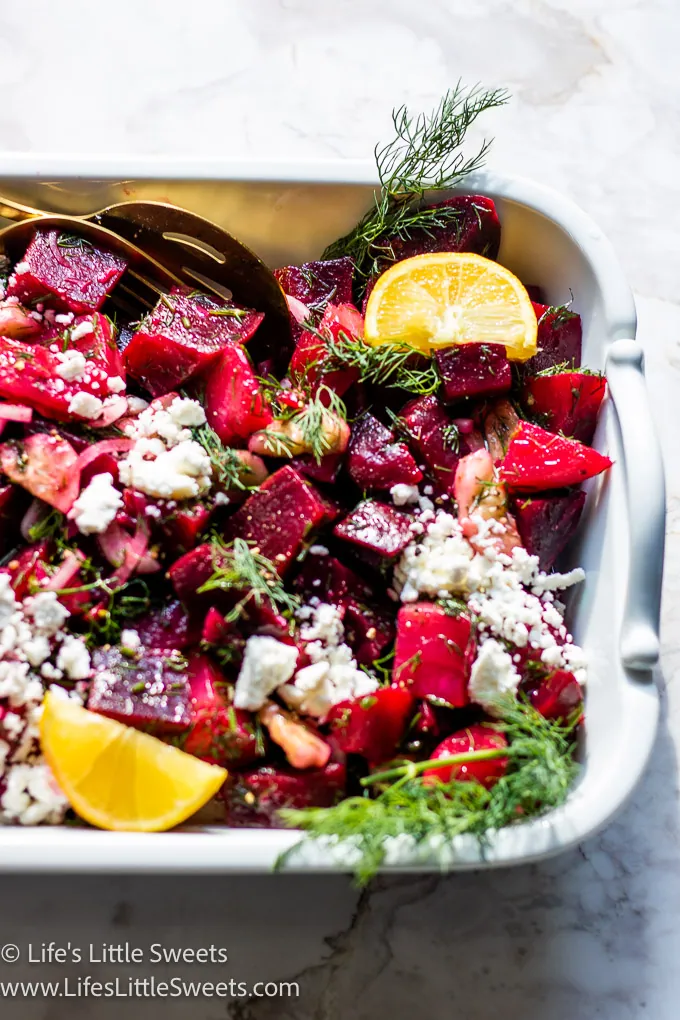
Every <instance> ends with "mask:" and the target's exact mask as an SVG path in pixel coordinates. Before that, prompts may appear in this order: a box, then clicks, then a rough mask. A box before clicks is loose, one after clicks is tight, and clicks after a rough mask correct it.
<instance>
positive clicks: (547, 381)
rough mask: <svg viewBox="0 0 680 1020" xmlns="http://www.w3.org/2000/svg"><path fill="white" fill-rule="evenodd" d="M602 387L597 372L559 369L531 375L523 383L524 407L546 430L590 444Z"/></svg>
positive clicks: (600, 400)
mask: <svg viewBox="0 0 680 1020" xmlns="http://www.w3.org/2000/svg"><path fill="white" fill-rule="evenodd" d="M606 389H607V384H606V382H605V380H604V379H603V377H602V376H600V375H590V374H585V373H583V372H560V373H559V374H558V375H539V376H534V377H533V378H532V379H529V380H527V382H526V383H525V386H524V392H523V399H524V406H525V407H526V409H527V411H528V412H529V415H530V416H531V417H532V418H536V419H537V420H538V421H539V422H540V424H541V425H542V426H543V428H544V429H548V431H549V432H561V433H562V435H564V436H571V438H572V439H578V440H579V442H581V443H592V441H593V436H594V435H595V427H596V425H597V416H598V414H599V412H600V404H601V403H602V400H603V398H604V395H605V392H606Z"/></svg>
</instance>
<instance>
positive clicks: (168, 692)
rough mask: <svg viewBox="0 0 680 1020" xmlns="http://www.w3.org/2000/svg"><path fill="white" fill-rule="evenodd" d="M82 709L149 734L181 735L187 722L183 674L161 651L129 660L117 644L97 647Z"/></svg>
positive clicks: (188, 710)
mask: <svg viewBox="0 0 680 1020" xmlns="http://www.w3.org/2000/svg"><path fill="white" fill-rule="evenodd" d="M92 665H93V667H94V670H95V674H96V675H95V679H94V680H93V682H92V685H91V687H90V694H89V697H88V700H87V707H88V709H89V710H90V711H91V712H98V713H99V714H100V715H106V716H108V717H109V718H110V719H117V720H118V722H122V723H126V724H127V725H128V726H134V727H136V728H137V729H144V730H147V729H148V730H151V731H153V732H154V733H159V734H160V733H181V732H182V731H183V730H186V729H187V728H188V727H189V725H190V723H191V707H190V694H189V684H188V681H187V675H186V673H185V672H181V671H178V670H177V668H173V666H174V663H173V662H172V660H171V659H170V658H169V657H168V653H167V650H165V649H146V648H145V649H143V650H142V653H141V656H140V658H139V659H138V660H137V659H134V658H128V657H127V656H125V655H123V653H122V652H121V651H120V649H119V648H116V647H112V646H110V647H108V648H98V649H97V650H96V651H95V653H94V655H93V660H92Z"/></svg>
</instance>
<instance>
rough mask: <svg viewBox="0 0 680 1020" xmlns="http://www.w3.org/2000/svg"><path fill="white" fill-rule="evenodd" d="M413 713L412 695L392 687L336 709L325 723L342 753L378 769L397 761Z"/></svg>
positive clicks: (334, 708)
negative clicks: (354, 756)
mask: <svg viewBox="0 0 680 1020" xmlns="http://www.w3.org/2000/svg"><path fill="white" fill-rule="evenodd" d="M412 710H413V695H412V694H411V692H410V691H408V690H406V689H405V688H404V687H398V686H396V685H393V686H392V687H381V688H379V689H378V690H377V691H374V692H373V694H368V695H366V697H364V698H355V699H353V700H352V701H343V702H341V703H340V704H339V705H334V706H333V707H332V708H331V710H330V712H329V713H328V718H327V720H326V721H327V722H328V724H329V726H330V733H331V736H332V737H333V738H334V741H335V743H336V744H337V746H338V747H339V748H340V750H341V751H344V753H345V754H360V755H362V756H363V757H364V758H366V759H367V760H368V761H369V762H370V763H371V764H375V765H378V764H380V762H383V761H385V760H386V759H388V758H392V757H394V755H395V753H396V751H397V748H398V747H399V744H400V743H401V741H402V738H403V736H404V732H405V730H406V724H407V722H408V720H409V716H410V715H411V713H412Z"/></svg>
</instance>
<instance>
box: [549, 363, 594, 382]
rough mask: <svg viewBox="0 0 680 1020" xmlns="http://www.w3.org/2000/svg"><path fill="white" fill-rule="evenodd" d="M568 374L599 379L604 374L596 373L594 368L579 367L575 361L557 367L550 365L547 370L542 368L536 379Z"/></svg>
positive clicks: (559, 364)
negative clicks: (593, 376)
mask: <svg viewBox="0 0 680 1020" xmlns="http://www.w3.org/2000/svg"><path fill="white" fill-rule="evenodd" d="M568 372H576V373H577V374H578V375H596V376H598V378H600V379H601V378H602V372H596V371H595V370H594V369H592V368H583V367H582V366H581V367H577V366H576V365H575V364H574V362H573V360H572V361H560V362H559V363H558V364H557V365H549V366H548V367H547V368H542V369H541V370H540V371H539V372H535V373H534V375H535V377H536V378H541V379H542V378H544V377H545V376H551V375H564V374H566V373H568Z"/></svg>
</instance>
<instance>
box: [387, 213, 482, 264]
mask: <svg viewBox="0 0 680 1020" xmlns="http://www.w3.org/2000/svg"><path fill="white" fill-rule="evenodd" d="M437 208H438V209H441V210H442V215H441V223H440V225H437V224H436V223H432V224H429V225H428V227H427V228H424V227H415V228H412V229H410V230H409V236H408V238H399V237H390V236H389V235H387V236H385V237H384V238H382V239H381V240H380V241H376V242H375V247H376V249H379V248H384V249H385V250H386V254H385V256H384V258H383V259H382V260H381V265H380V268H381V271H383V270H385V269H387V267H388V266H389V265H391V263H392V262H401V261H402V260H403V259H410V258H412V257H413V256H414V255H424V254H426V253H427V252H439V251H469V252H474V253H475V254H477V255H484V256H485V257H486V258H488V259H495V258H496V257H497V256H498V249H499V247H500V243H501V225H500V221H499V219H498V216H497V214H496V206H495V205H494V203H493V201H492V200H491V199H490V198H486V197H485V196H484V195H458V196H456V198H449V199H447V200H446V201H445V202H438V203H437Z"/></svg>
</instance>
